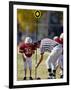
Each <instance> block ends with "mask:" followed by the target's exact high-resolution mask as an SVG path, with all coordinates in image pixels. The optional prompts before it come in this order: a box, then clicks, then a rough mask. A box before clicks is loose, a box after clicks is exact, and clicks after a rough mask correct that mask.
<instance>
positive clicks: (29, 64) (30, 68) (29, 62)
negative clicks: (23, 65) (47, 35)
mask: <svg viewBox="0 0 71 90" xmlns="http://www.w3.org/2000/svg"><path fill="white" fill-rule="evenodd" d="M28 66H29V71H30V77H29V79H30V80H33V78H32V60H31V58H29V60H28Z"/></svg>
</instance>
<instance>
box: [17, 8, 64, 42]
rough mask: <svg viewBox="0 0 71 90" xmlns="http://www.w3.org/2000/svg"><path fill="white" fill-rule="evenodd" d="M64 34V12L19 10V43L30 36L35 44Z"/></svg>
mask: <svg viewBox="0 0 71 90" xmlns="http://www.w3.org/2000/svg"><path fill="white" fill-rule="evenodd" d="M36 11H38V14H39V17H37V16H36ZM62 32H63V12H61V11H43V10H26V9H17V43H19V42H20V41H21V37H22V36H23V37H26V36H30V37H31V38H32V39H33V41H34V42H35V41H38V40H41V39H43V38H46V37H48V38H51V39H52V38H53V37H54V36H59V35H60V34H61V33H62Z"/></svg>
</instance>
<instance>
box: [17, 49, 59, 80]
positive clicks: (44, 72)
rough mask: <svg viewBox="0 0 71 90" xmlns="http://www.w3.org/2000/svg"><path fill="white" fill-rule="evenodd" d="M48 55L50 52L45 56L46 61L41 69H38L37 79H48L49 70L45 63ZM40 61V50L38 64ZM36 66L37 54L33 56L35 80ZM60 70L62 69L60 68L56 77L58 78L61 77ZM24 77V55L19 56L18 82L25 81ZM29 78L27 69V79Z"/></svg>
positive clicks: (40, 66)
mask: <svg viewBox="0 0 71 90" xmlns="http://www.w3.org/2000/svg"><path fill="white" fill-rule="evenodd" d="M48 55H49V52H46V53H45V54H44V59H43V61H42V62H41V64H40V65H39V67H38V68H37V77H40V78H41V79H47V76H48V72H47V68H46V64H45V61H46V59H47V57H48ZM39 59H40V52H39V50H37V62H38V60H39ZM35 65H36V53H35V54H33V56H32V77H33V79H35ZM59 70H60V69H59V68H58V70H57V75H56V77H57V78H59V77H60V74H59ZM23 77H24V62H23V59H22V55H21V54H17V80H23ZM28 77H29V70H28V69H27V78H28Z"/></svg>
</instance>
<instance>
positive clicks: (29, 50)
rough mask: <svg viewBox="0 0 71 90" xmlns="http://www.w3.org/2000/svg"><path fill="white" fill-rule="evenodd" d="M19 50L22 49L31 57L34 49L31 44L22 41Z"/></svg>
mask: <svg viewBox="0 0 71 90" xmlns="http://www.w3.org/2000/svg"><path fill="white" fill-rule="evenodd" d="M20 50H22V51H23V53H24V54H25V55H26V56H27V57H31V56H32V54H33V52H34V50H35V46H34V45H33V44H28V43H23V44H22V45H21V46H20Z"/></svg>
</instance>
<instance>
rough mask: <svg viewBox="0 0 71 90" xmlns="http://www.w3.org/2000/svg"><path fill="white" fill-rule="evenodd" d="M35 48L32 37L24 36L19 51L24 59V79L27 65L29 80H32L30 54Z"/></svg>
mask: <svg viewBox="0 0 71 90" xmlns="http://www.w3.org/2000/svg"><path fill="white" fill-rule="evenodd" d="M35 49H36V45H34V44H33V43H32V39H31V38H30V37H26V38H25V41H24V42H23V43H22V44H21V45H20V48H19V52H20V53H22V56H23V61H24V72H25V77H24V80H26V72H27V65H28V67H29V71H30V77H29V79H30V80H33V78H32V76H31V73H32V55H33V54H34V52H35Z"/></svg>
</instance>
